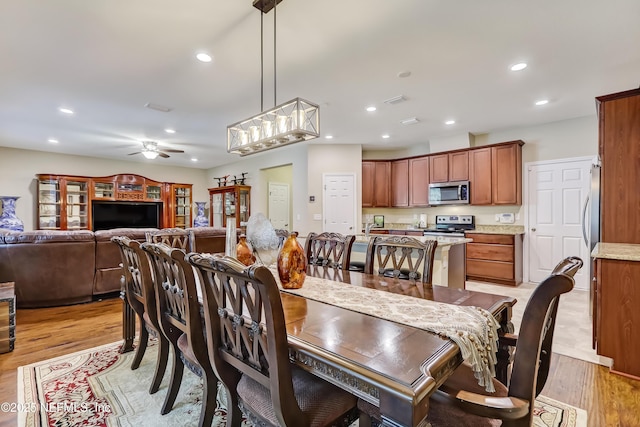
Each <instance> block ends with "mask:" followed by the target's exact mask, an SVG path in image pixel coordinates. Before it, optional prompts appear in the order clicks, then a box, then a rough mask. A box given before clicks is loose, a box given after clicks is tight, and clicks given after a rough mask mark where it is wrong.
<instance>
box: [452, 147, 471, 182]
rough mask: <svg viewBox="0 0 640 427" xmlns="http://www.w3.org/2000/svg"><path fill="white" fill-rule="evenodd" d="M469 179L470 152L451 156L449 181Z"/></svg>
mask: <svg viewBox="0 0 640 427" xmlns="http://www.w3.org/2000/svg"><path fill="white" fill-rule="evenodd" d="M468 179H469V152H468V151H462V152H459V153H451V154H449V181H467V180H468Z"/></svg>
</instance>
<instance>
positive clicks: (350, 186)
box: [322, 174, 356, 234]
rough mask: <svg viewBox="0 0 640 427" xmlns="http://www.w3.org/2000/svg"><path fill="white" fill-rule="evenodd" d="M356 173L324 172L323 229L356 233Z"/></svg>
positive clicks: (342, 232)
mask: <svg viewBox="0 0 640 427" xmlns="http://www.w3.org/2000/svg"><path fill="white" fill-rule="evenodd" d="M355 180H356V177H355V175H354V174H323V175H322V188H323V193H324V196H323V197H322V200H323V205H322V216H323V218H324V223H323V228H322V231H325V232H333V233H341V234H355V230H356V194H355Z"/></svg>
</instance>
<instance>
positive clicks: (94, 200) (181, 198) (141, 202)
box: [37, 174, 192, 230]
mask: <svg viewBox="0 0 640 427" xmlns="http://www.w3.org/2000/svg"><path fill="white" fill-rule="evenodd" d="M37 179H38V223H37V226H38V229H40V230H92V229H93V228H94V224H93V208H94V205H95V206H97V205H100V206H102V211H101V212H103V213H104V212H105V209H110V211H113V212H120V213H121V214H122V215H125V216H126V215H129V216H131V215H135V214H141V213H143V212H145V213H146V215H147V216H149V218H151V216H154V215H151V214H149V212H150V209H146V210H145V208H144V206H157V207H156V208H155V209H156V210H157V212H156V214H155V220H154V221H153V222H154V224H155V223H157V228H168V227H179V228H187V227H191V224H192V218H191V217H192V215H191V194H192V185H191V184H175V183H166V182H158V181H153V180H151V179H148V178H145V177H143V176H140V175H134V174H121V175H111V176H104V177H81V176H61V175H49V174H40V175H37ZM118 204H119V205H122V208H121V209H120V210H118V209H116V208H115V206H114V205H118ZM109 206H114V207H113V208H109ZM136 207H138V208H139V209H138V211H137V212H135V209H136ZM134 212H135V213H134ZM129 219H131V218H129ZM96 221H98V219H96ZM149 221H151V219H148V218H145V226H150V225H149V224H147V222H149ZM125 222H126V219H125Z"/></svg>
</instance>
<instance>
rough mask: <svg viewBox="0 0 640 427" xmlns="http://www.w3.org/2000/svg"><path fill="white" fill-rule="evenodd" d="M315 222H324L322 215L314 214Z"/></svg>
mask: <svg viewBox="0 0 640 427" xmlns="http://www.w3.org/2000/svg"><path fill="white" fill-rule="evenodd" d="M313 219H314V221H322V214H313Z"/></svg>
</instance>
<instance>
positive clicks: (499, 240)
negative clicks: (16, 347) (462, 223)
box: [466, 233, 522, 286]
mask: <svg viewBox="0 0 640 427" xmlns="http://www.w3.org/2000/svg"><path fill="white" fill-rule="evenodd" d="M466 237H468V238H470V239H473V242H470V243H467V259H466V267H467V280H477V281H482V282H491V283H499V284H503V285H510V286H517V285H519V284H520V283H522V235H521V234H516V235H513V234H484V233H467V234H466Z"/></svg>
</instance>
